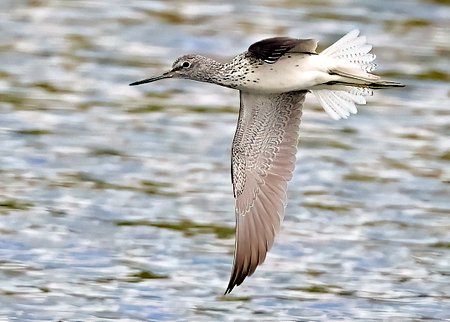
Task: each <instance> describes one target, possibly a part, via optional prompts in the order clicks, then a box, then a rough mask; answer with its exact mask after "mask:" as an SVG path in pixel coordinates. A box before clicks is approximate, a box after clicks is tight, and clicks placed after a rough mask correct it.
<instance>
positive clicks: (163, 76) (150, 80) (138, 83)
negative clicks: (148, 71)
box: [130, 72, 173, 86]
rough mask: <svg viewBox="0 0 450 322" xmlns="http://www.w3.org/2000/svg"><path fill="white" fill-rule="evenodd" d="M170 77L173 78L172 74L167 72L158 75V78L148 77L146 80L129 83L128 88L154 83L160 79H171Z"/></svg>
mask: <svg viewBox="0 0 450 322" xmlns="http://www.w3.org/2000/svg"><path fill="white" fill-rule="evenodd" d="M172 77H173V74H172V73H171V72H167V73H164V74H162V75H159V76H155V77H150V78H147V79H143V80H140V81H137V82H134V83H131V84H130V86H136V85H141V84H146V83H151V82H156V81H158V80H160V79H165V78H172Z"/></svg>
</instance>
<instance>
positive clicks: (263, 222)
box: [225, 91, 307, 294]
mask: <svg viewBox="0 0 450 322" xmlns="http://www.w3.org/2000/svg"><path fill="white" fill-rule="evenodd" d="M306 93H307V92H306V91H298V92H289V93H282V94H252V93H247V92H242V91H241V92H240V96H241V108H240V111H239V120H238V125H237V129H236V134H235V136H234V140H233V147H232V159H231V169H232V170H231V171H232V181H233V191H234V197H235V199H236V208H235V211H236V245H235V253H234V264H233V271H232V274H231V278H230V282H229V284H228V288H227V290H226V292H225V294H226V293H229V292H231V290H232V289H233V288H234V287H235V286H237V285H240V284H241V283H242V282H243V281H244V279H245V278H246V277H247V276H250V275H252V274H253V272H254V271H255V269H256V267H257V266H258V265H260V264H261V263H263V262H264V259H265V258H266V253H267V251H268V250H269V249H270V248H271V247H272V244H273V241H274V237H275V234H276V232H277V231H278V229H279V227H280V224H281V221H282V219H283V216H284V207H285V204H286V188H287V182H288V181H289V180H290V179H291V178H292V172H293V170H294V166H295V154H296V152H297V142H298V133H299V125H300V117H301V114H302V105H303V102H304V100H305V95H306Z"/></svg>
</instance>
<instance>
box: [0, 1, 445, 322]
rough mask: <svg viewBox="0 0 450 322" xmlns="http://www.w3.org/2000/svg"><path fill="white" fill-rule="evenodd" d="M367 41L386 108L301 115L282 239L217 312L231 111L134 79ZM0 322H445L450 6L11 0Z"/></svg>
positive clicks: (202, 87) (197, 91)
mask: <svg viewBox="0 0 450 322" xmlns="http://www.w3.org/2000/svg"><path fill="white" fill-rule="evenodd" d="M354 28H358V29H360V30H361V33H362V34H364V35H366V36H367V38H368V40H369V43H371V44H373V45H374V50H373V52H374V53H375V54H376V55H377V57H378V58H377V63H378V64H379V66H380V68H379V70H378V73H379V74H380V75H382V76H385V77H387V78H390V79H392V80H395V81H400V82H403V83H405V84H406V85H407V87H406V88H404V89H399V90H386V91H378V92H376V93H375V94H374V96H373V97H369V99H368V104H367V105H366V106H361V107H360V108H359V113H358V115H355V116H352V117H350V118H349V119H347V120H342V121H339V122H336V121H333V120H332V119H331V118H329V117H328V116H327V115H326V114H325V112H324V111H322V108H321V107H320V106H319V105H318V104H317V102H316V101H315V100H314V97H312V98H309V99H308V100H307V103H306V104H305V108H304V117H303V120H302V125H301V137H300V142H299V152H298V155H297V158H298V161H297V168H296V170H295V175H294V178H293V180H292V182H291V183H290V185H289V195H288V196H289V203H288V206H287V209H286V216H285V221H284V224H283V226H282V229H281V232H280V234H279V235H278V237H277V240H276V243H275V246H274V247H273V249H272V251H271V252H270V253H269V255H268V257H267V259H266V262H265V264H264V265H263V266H262V267H260V268H259V269H258V270H257V271H256V273H255V274H254V275H253V276H252V277H251V278H248V279H247V280H246V281H245V282H244V284H243V285H242V286H240V287H238V288H237V289H235V290H234V291H233V293H232V294H231V295H229V296H226V297H223V296H222V294H223V292H224V291H225V287H226V285H227V283H228V279H229V275H230V271H231V265H232V261H233V249H234V204H233V202H234V200H233V196H232V188H231V182H230V181H231V180H230V164H229V163H230V162H229V160H230V148H231V141H232V137H233V134H234V130H235V126H236V120H237V113H238V105H239V101H238V93H237V92H236V91H233V90H230V89H226V88H220V87H217V86H213V85H209V84H201V83H195V82H189V81H180V80H168V81H161V82H158V83H154V84H151V85H147V86H141V87H129V86H128V84H129V83H130V82H132V81H136V80H140V79H143V78H146V77H149V76H152V75H155V74H159V73H161V72H163V71H166V70H167V69H168V68H170V66H171V64H172V61H173V60H174V59H175V58H177V57H178V56H181V55H182V54H185V53H207V54H208V53H209V54H212V55H217V54H220V55H225V56H232V55H235V54H237V53H240V52H243V51H245V50H246V49H247V48H248V46H249V45H250V44H251V43H253V42H254V41H257V40H260V39H263V38H265V37H271V36H275V35H285V36H291V37H298V38H309V37H312V38H317V39H319V40H320V45H319V50H322V49H323V48H325V47H327V46H328V45H330V44H331V43H333V42H334V41H336V40H337V39H338V38H340V37H341V36H342V35H344V34H345V33H347V32H348V31H350V30H352V29H354ZM0 30H1V33H0V320H1V321H57V320H62V321H75V320H76V321H113V320H114V321H115V320H117V321H176V320H188V321H235V320H255V321H277V320H278V321H283V320H298V321H306V320H308V321H332V320H334V321H337V320H347V321H350V320H351V321H354V320H361V321H377V320H380V321H381V320H383V321H407V320H408V321H412V320H414V321H419V320H430V319H431V320H440V319H441V320H443V319H446V318H448V317H449V316H450V313H449V312H450V283H449V276H450V139H449V138H450V98H449V96H450V86H449V84H450V76H449V75H450V61H449V55H450V42H449V39H450V31H449V30H450V2H449V1H446V0H441V1H438V0H435V1H432V0H397V1H390V0H389V1H388V0H380V1H369V0H339V1H335V0H333V1H331V0H319V1H306V0H302V1H294V0H284V1H278V0H264V1H256V0H254V1H237V0H230V1H226V2H224V1H218V0H217V1H214V0H210V1H200V0H188V1H162V0H161V1H144V0H128V1H125V0H112V1H100V0H98V1H85V0H78V1H75V0H73V1H72V0H64V1H63V0H54V1H51V0H48V1H45V0H28V1H26V0H2V1H1V2H0Z"/></svg>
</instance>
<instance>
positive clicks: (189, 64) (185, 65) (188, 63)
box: [181, 61, 191, 68]
mask: <svg viewBox="0 0 450 322" xmlns="http://www.w3.org/2000/svg"><path fill="white" fill-rule="evenodd" d="M181 66H183V68H188V67H190V66H191V63H190V62H188V61H185V62H183V64H182V65H181Z"/></svg>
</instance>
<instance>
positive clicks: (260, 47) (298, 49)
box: [248, 37, 317, 64]
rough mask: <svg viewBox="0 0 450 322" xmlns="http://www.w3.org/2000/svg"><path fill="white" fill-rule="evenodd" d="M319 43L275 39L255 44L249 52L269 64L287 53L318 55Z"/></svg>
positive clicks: (292, 39)
mask: <svg viewBox="0 0 450 322" xmlns="http://www.w3.org/2000/svg"><path fill="white" fill-rule="evenodd" d="M316 48H317V41H316V40H314V39H296V38H289V37H273V38H268V39H264V40H260V41H258V42H255V43H254V44H252V45H251V46H250V47H249V48H248V52H249V53H250V54H252V55H253V56H254V57H256V58H257V59H260V60H263V61H265V62H266V63H268V64H273V63H275V62H276V61H277V60H278V59H279V58H280V57H282V56H283V55H284V54H286V53H288V52H289V53H303V54H316Z"/></svg>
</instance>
